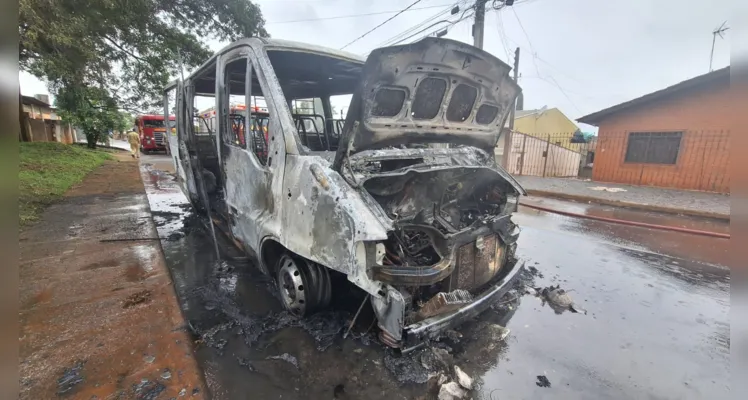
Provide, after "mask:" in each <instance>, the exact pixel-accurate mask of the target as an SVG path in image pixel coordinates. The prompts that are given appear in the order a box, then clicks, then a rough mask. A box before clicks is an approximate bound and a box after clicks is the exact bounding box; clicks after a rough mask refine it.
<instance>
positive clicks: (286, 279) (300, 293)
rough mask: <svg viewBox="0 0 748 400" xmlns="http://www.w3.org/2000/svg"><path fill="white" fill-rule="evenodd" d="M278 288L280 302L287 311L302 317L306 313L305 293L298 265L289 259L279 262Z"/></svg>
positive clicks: (285, 258)
mask: <svg viewBox="0 0 748 400" xmlns="http://www.w3.org/2000/svg"><path fill="white" fill-rule="evenodd" d="M278 286H280V294H281V300H282V301H283V303H284V304H283V305H284V306H285V307H286V309H287V310H289V311H291V312H292V313H294V314H298V315H304V313H305V311H306V293H305V288H304V282H303V279H302V276H301V270H300V268H299V265H298V264H297V263H296V261H295V260H294V259H292V258H291V257H288V256H286V257H284V258H283V260H281V265H280V269H279V271H278Z"/></svg>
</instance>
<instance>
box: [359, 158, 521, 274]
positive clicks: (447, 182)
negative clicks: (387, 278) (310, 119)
mask: <svg viewBox="0 0 748 400" xmlns="http://www.w3.org/2000/svg"><path fill="white" fill-rule="evenodd" d="M507 186H508V185H506V183H505V182H504V181H503V180H502V179H501V177H500V176H498V175H497V174H496V173H495V171H493V170H491V169H487V168H448V169H431V170H426V171H415V170H409V171H408V172H406V173H403V174H399V175H389V176H377V177H372V178H370V179H368V180H367V181H366V182H365V183H364V189H365V190H366V191H367V192H368V193H369V194H370V195H371V196H372V198H374V200H375V201H377V203H379V205H380V206H381V207H382V209H383V210H384V211H385V213H386V214H387V215H388V217H389V218H391V219H392V220H393V221H394V226H395V230H394V231H393V232H391V233H390V235H389V237H388V240H387V241H385V242H384V245H385V255H384V258H383V264H385V265H397V266H427V265H433V264H435V263H437V262H439V261H440V260H441V259H442V257H444V256H445V254H444V252H445V249H444V248H443V246H440V244H441V243H440V242H444V241H446V240H447V239H448V238H450V237H452V236H455V235H459V234H460V233H463V232H466V231H470V230H472V229H475V228H477V227H479V226H482V225H484V224H485V223H487V222H489V221H491V220H493V219H495V218H496V217H498V216H500V215H503V214H504V213H505V212H507V204H508V202H507V193H508V192H509V193H512V192H510V190H511V189H510V188H508V187H507ZM512 211H513V210H512ZM510 212H511V211H510Z"/></svg>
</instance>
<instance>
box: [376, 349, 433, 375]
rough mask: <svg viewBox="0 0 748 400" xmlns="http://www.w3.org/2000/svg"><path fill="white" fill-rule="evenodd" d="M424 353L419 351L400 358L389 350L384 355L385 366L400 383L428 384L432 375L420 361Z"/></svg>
mask: <svg viewBox="0 0 748 400" xmlns="http://www.w3.org/2000/svg"><path fill="white" fill-rule="evenodd" d="M422 353H423V350H419V351H414V352H411V353H408V354H403V355H399V356H398V355H396V354H395V353H394V351H392V350H390V349H388V350H387V352H386V353H385V355H384V366H385V367H386V368H387V369H388V370H389V371H390V372H391V373H392V375H394V376H395V378H396V379H397V380H398V381H399V382H400V383H406V382H413V383H426V382H428V380H429V378H431V374H430V373H429V370H427V369H426V368H424V366H423V365H422V364H421V362H420V361H419V360H420V357H421V354H422Z"/></svg>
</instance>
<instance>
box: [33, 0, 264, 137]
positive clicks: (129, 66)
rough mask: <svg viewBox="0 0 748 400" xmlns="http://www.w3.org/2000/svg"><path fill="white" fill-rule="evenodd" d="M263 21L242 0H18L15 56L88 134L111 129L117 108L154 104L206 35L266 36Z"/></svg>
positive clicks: (205, 53) (203, 51) (202, 54)
mask: <svg viewBox="0 0 748 400" xmlns="http://www.w3.org/2000/svg"><path fill="white" fill-rule="evenodd" d="M264 23H265V21H264V20H263V18H262V13H261V12H260V9H259V7H258V6H257V5H256V4H254V3H252V2H251V1H249V0H211V1H204V0H20V4H19V34H20V46H19V47H20V51H19V62H20V66H21V68H22V69H23V70H26V71H29V72H31V73H32V74H34V75H36V76H37V77H39V78H41V79H43V80H46V81H47V82H48V84H49V86H50V90H51V92H52V93H54V94H55V95H56V96H57V98H58V101H57V106H58V107H59V108H60V110H61V114H63V115H65V116H66V117H67V118H68V119H70V120H71V121H72V122H74V123H80V124H87V125H79V126H81V128H83V129H84V131H86V129H88V130H87V131H86V136H87V137H88V135H89V133H90V134H91V135H93V132H94V130H100V129H107V130H108V129H116V128H114V125H113V123H114V121H115V120H116V118H114V115H115V114H116V113H117V110H119V109H125V110H128V111H132V112H136V113H137V112H142V111H146V110H155V109H158V106H159V104H160V91H161V89H162V88H163V87H164V86H165V85H166V84H167V83H168V81H169V80H170V79H171V78H172V77H174V76H176V74H177V71H178V70H179V68H180V63H179V60H180V58H181V60H182V61H183V63H184V67H186V68H194V67H196V66H199V65H200V64H201V63H202V62H204V61H205V60H206V59H207V58H208V57H209V56H210V54H211V52H210V51H209V49H208V48H207V46H206V44H205V43H204V40H205V39H208V38H213V39H217V40H221V41H227V40H230V41H233V40H236V39H239V38H241V37H250V36H267V32H266V31H265V28H264ZM86 119H94V121H91V122H88V123H86V122H84V120H86Z"/></svg>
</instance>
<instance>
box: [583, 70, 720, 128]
mask: <svg viewBox="0 0 748 400" xmlns="http://www.w3.org/2000/svg"><path fill="white" fill-rule="evenodd" d="M724 81H727V82H728V83H729V81H730V67H729V66H727V67H725V68H722V69H718V70H716V71H712V72H709V73H708V74H704V75H699V76H697V77H695V78H691V79H688V80H685V81H683V82H680V83H676V84H675V85H673V86H668V87H666V88H665V89H662V90H658V91H656V92H652V93H649V94H645V95H644V96H641V97H637V98H635V99H633V100H629V101H627V102H624V103H621V104H618V105H615V106H613V107H608V108H606V109H604V110H600V111H597V112H594V113H592V114H589V115H585V116H583V117H580V118H577V121H578V122H582V123H585V124H590V125H597V124H598V123H600V121H602V120H603V119H605V118H607V117H609V116H611V115H613V114H616V113H619V112H621V111H624V110H628V109H631V108H634V107H640V106H642V105H645V104H647V103H649V102H652V101H656V100H662V99H665V98H668V97H671V96H675V95H677V94H678V93H679V92H681V91H683V90H686V89H693V88H697V87H700V86H706V85H711V84H714V83H717V82H724Z"/></svg>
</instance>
